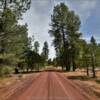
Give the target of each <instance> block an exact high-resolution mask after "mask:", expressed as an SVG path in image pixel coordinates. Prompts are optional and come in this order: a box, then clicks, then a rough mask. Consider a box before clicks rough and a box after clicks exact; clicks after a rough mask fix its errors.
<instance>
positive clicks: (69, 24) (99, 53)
mask: <svg viewBox="0 0 100 100" xmlns="http://www.w3.org/2000/svg"><path fill="white" fill-rule="evenodd" d="M80 25H81V21H80V18H79V16H78V15H76V14H75V12H74V11H71V10H70V9H69V8H68V7H67V6H66V5H65V4H64V3H60V4H58V5H56V6H55V7H54V9H53V14H52V15H51V24H50V26H51V30H49V34H50V36H51V37H53V45H54V47H55V50H56V58H55V59H54V60H55V64H56V65H57V66H62V69H63V70H66V71H75V70H76V68H86V69H87V75H89V69H91V71H92V72H93V77H95V76H96V75H95V67H100V63H99V62H100V44H99V43H97V42H96V40H95V38H94V37H93V36H92V37H91V38H90V42H89V43H88V42H87V41H86V40H84V39H82V33H81V32H80V31H79V28H80Z"/></svg>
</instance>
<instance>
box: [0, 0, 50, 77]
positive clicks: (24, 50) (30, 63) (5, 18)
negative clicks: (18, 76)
mask: <svg viewBox="0 0 100 100" xmlns="http://www.w3.org/2000/svg"><path fill="white" fill-rule="evenodd" d="M30 6H31V0H1V1H0V75H2V74H9V73H10V72H13V70H15V72H16V73H18V72H20V71H23V72H24V71H33V70H39V68H41V66H43V65H44V64H45V63H46V60H47V58H48V52H49V50H48V43H47V42H45V43H44V47H43V52H42V54H39V52H38V51H39V43H38V41H33V40H34V39H33V37H28V28H27V24H25V25H20V24H19V23H18V21H19V20H22V15H23V13H25V12H26V11H27V10H28V9H29V8H30ZM33 42H34V47H33V46H32V43H33Z"/></svg>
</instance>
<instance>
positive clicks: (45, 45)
mask: <svg viewBox="0 0 100 100" xmlns="http://www.w3.org/2000/svg"><path fill="white" fill-rule="evenodd" d="M48 54H49V48H48V43H47V42H46V41H45V42H44V46H43V49H42V53H41V55H42V57H43V58H44V60H45V61H47V60H48Z"/></svg>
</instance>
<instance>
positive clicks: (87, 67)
mask: <svg viewBox="0 0 100 100" xmlns="http://www.w3.org/2000/svg"><path fill="white" fill-rule="evenodd" d="M87 60H88V59H86V58H85V62H86V73H87V76H89V65H88V62H87Z"/></svg>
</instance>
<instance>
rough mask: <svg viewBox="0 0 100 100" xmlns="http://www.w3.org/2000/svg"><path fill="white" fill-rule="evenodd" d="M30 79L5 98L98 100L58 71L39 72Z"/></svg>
mask: <svg viewBox="0 0 100 100" xmlns="http://www.w3.org/2000/svg"><path fill="white" fill-rule="evenodd" d="M28 81H29V80H28ZM30 81H31V82H27V84H29V85H27V86H25V88H22V90H21V89H19V90H17V91H16V92H14V93H13V94H12V95H11V96H10V97H9V99H7V100H98V99H96V97H95V95H93V94H92V92H91V90H90V92H88V91H87V90H86V89H84V87H82V86H81V85H80V84H78V83H75V82H73V81H72V80H69V79H67V78H66V77H65V76H64V75H62V74H61V73H59V72H41V73H40V74H39V75H38V76H36V77H35V78H34V79H32V80H31V79H30Z"/></svg>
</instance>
